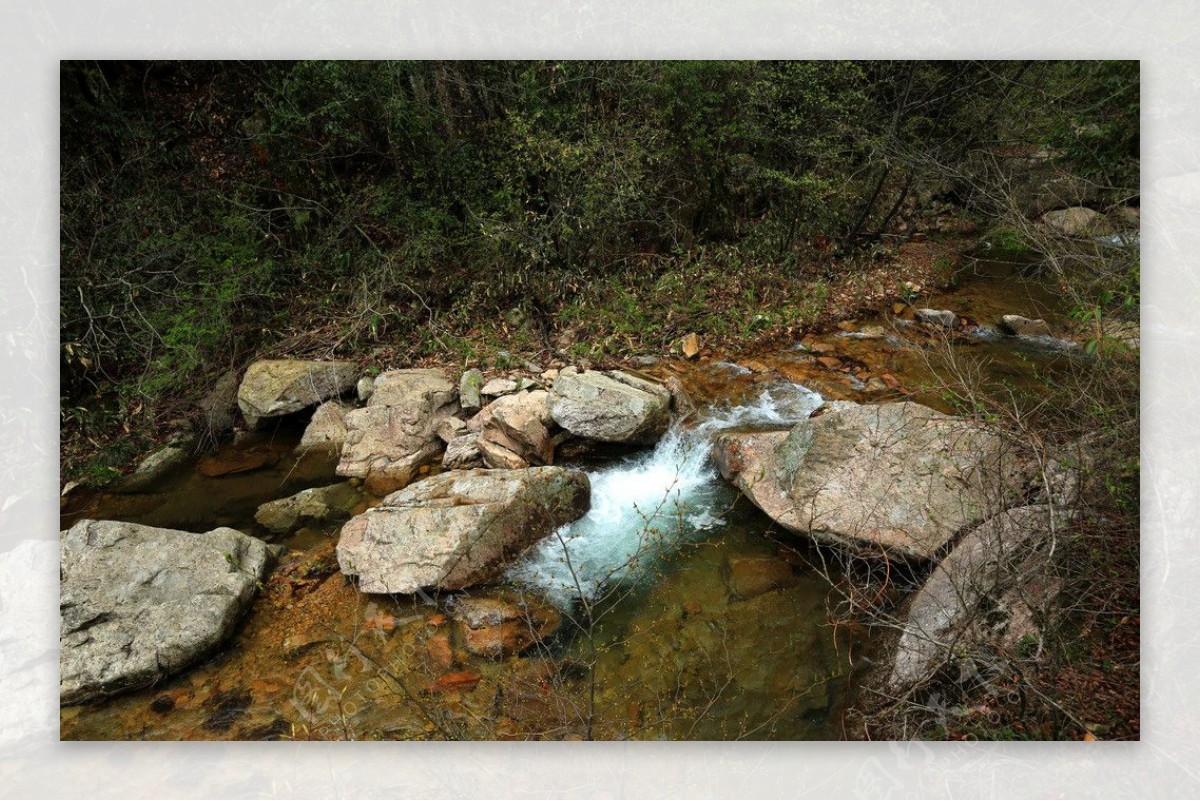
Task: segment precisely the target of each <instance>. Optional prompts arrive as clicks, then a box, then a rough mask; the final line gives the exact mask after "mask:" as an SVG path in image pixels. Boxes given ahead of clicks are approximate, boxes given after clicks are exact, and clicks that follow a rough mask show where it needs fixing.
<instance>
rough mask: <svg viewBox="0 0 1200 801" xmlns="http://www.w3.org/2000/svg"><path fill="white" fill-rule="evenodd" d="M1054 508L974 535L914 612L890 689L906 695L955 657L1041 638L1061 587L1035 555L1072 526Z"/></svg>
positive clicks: (1019, 514) (994, 523) (1022, 514)
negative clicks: (1039, 623) (1044, 616)
mask: <svg viewBox="0 0 1200 801" xmlns="http://www.w3.org/2000/svg"><path fill="white" fill-rule="evenodd" d="M1067 519H1068V515H1067V513H1066V512H1065V511H1063V510H1061V509H1057V508H1055V507H1052V506H1048V505H1043V506H1024V507H1020V508H1017V509H1010V510H1008V511H1005V512H1003V513H1001V514H999V515H997V516H996V517H993V518H991V519H989V520H987V521H986V522H984V523H982V524H981V525H979V526H978V527H976V528H974V529H972V530H971V531H969V532H968V533H967V534H966V535H964V536H963V538H962V540H961V541H960V542H959V543H958V545H957V546H955V548H954V550H952V551H951V552H950V553H949V555H948V556H947V557H946V558H945V559H943V560H942V562H941V563H940V564H939V565H938V566H937V567H936V568H935V569H934V571H933V573H931V574H930V576H929V578H928V579H927V580H926V582H925V584H924V586H922V587H921V589H920V591H918V592H917V594H916V595H915V596H913V599H912V601H911V603H910V605H909V608H908V616H907V619H906V621H905V623H904V629H903V631H902V632H901V635H900V640H899V643H898V645H897V647H896V654H895V659H894V661H893V664H892V671H891V675H890V677H889V678H888V685H889V686H890V687H891V689H893V690H896V691H903V690H905V689H908V688H909V687H911V686H913V685H914V684H917V683H919V682H921V681H923V680H925V679H927V678H929V677H930V676H932V675H933V674H934V673H936V672H937V670H938V669H939V668H940V667H941V666H943V665H945V664H946V663H947V662H949V661H951V660H952V659H954V657H955V654H956V653H959V654H961V653H964V652H966V651H968V650H969V649H970V648H971V647H972V646H977V645H981V644H984V643H985V642H986V644H987V645H988V646H990V647H991V648H992V649H993V650H996V649H997V648H1000V649H1004V648H1015V647H1018V646H1019V645H1020V640H1021V639H1022V638H1028V637H1036V636H1037V629H1036V620H1037V618H1038V617H1040V616H1041V615H1040V614H1039V613H1044V612H1045V609H1044V607H1045V605H1046V603H1047V601H1048V600H1049V599H1050V598H1051V597H1052V596H1053V595H1054V592H1055V590H1056V588H1057V582H1056V581H1055V580H1054V579H1053V578H1052V577H1051V576H1050V575H1049V573H1048V571H1047V560H1046V559H1045V555H1044V554H1043V553H1041V552H1040V551H1039V550H1038V548H1039V546H1042V545H1044V544H1045V543H1047V542H1049V541H1050V539H1051V538H1052V537H1053V532H1054V531H1055V530H1056V529H1061V527H1062V526H1063V525H1064V524H1065V523H1066V522H1067Z"/></svg>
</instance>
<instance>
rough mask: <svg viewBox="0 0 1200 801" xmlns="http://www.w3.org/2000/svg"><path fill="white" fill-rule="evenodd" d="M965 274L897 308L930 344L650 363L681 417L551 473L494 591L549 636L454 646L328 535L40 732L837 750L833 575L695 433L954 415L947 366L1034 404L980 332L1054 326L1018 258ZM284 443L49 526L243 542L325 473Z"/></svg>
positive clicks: (1015, 347)
mask: <svg viewBox="0 0 1200 801" xmlns="http://www.w3.org/2000/svg"><path fill="white" fill-rule="evenodd" d="M969 264H970V265H971V266H970V269H969V270H967V271H965V272H964V273H963V274H962V275H961V276H960V281H959V284H958V286H957V287H956V288H955V289H953V290H950V291H947V292H945V293H940V294H938V295H936V296H934V297H931V298H923V299H922V300H921V301H920V305H921V306H928V307H931V308H935V309H943V308H945V309H951V310H953V311H955V313H956V314H958V315H959V316H960V317H965V318H967V319H968V320H969V321H971V322H972V323H973V325H972V326H969V327H968V328H967V329H966V330H965V332H964V333H962V334H958V335H956V336H955V337H953V339H950V340H948V342H947V346H946V347H932V346H933V345H935V344H937V343H936V342H935V339H936V337H935V336H934V335H931V334H930V333H928V332H927V331H925V330H923V329H922V328H921V327H920V326H918V325H916V324H915V323H914V322H913V321H912V314H911V310H904V311H902V312H900V313H898V314H890V313H889V314H886V315H884V316H882V317H879V318H878V319H873V320H868V319H864V320H859V321H856V322H855V323H853V324H848V325H844V326H842V327H841V328H840V329H838V330H834V331H831V332H828V333H827V334H823V335H819V336H816V337H805V338H804V339H803V340H798V341H796V342H793V343H790V344H786V345H785V346H783V347H780V348H777V349H775V350H773V351H771V352H768V353H756V354H753V355H744V356H738V355H727V356H724V357H723V358H721V359H719V360H713V361H702V362H699V363H692V362H684V361H664V362H661V363H659V364H658V365H655V366H654V367H653V368H650V369H649V370H648V371H647V372H649V373H650V374H651V375H654V376H655V377H658V378H667V377H672V376H673V377H675V378H677V379H678V380H679V381H680V383H681V384H682V385H683V386H684V388H685V389H686V390H687V391H688V394H689V395H690V397H691V398H692V400H693V402H694V404H695V407H696V410H695V411H694V412H693V413H691V414H689V415H687V416H685V417H683V418H681V419H678V420H676V421H675V423H674V424H673V425H672V427H671V429H670V430H669V431H668V433H667V434H666V435H665V436H664V437H663V438H662V439H661V440H660V441H659V443H658V444H657V445H656V446H655V447H653V448H650V449H644V450H641V451H638V452H634V453H630V454H627V455H625V456H623V457H620V458H618V459H616V460H609V461H607V462H603V463H597V462H595V461H584V462H579V463H575V464H572V463H570V462H563V464H565V465H566V466H573V467H578V468H579V469H583V470H585V471H586V472H587V473H588V475H589V478H590V479H591V484H592V505H591V509H590V511H589V512H588V513H587V514H586V515H585V516H584V517H582V518H581V519H579V520H577V521H575V522H574V523H572V524H569V525H567V526H564V527H563V528H562V529H560V530H559V531H558V532H556V533H555V534H554V535H552V536H550V537H547V538H546V539H544V540H542V541H541V542H540V543H538V544H537V545H535V546H534V547H533V548H531V549H530V550H529V551H527V552H526V553H525V554H524V555H523V556H522V557H521V559H520V560H519V561H517V562H516V563H514V564H513V565H511V566H510V568H509V569H508V571H507V573H506V574H505V576H504V579H503V581H502V582H501V585H502V590H503V592H506V593H509V594H511V595H514V596H518V597H519V596H521V595H523V594H526V593H528V594H532V595H535V596H537V597H539V598H542V599H546V600H547V601H548V602H549V603H551V604H552V605H553V606H554V607H555V608H556V609H557V610H558V612H559V613H560V614H561V616H562V618H563V620H564V623H563V624H562V625H561V626H560V627H559V632H558V633H557V634H556V635H554V636H552V637H551V638H549V639H547V640H546V641H545V642H543V643H542V644H541V645H539V646H537V647H535V648H533V649H531V650H530V651H527V652H526V653H525V654H523V655H522V656H520V657H517V656H509V657H506V658H505V659H503V660H496V659H488V658H484V657H479V656H473V655H470V654H468V653H466V652H465V651H464V650H462V648H461V647H460V645H459V644H458V643H456V641H455V639H454V637H453V635H452V634H451V629H452V628H453V624H452V623H451V622H450V621H449V619H448V615H447V612H448V611H449V610H450V608H451V607H452V602H451V601H450V599H448V598H445V597H441V598H430V597H416V596H406V597H400V598H390V597H383V596H366V595H362V594H360V593H359V592H358V591H357V590H356V589H355V588H354V587H353V586H352V585H351V584H349V583H348V582H347V581H345V580H344V579H343V577H342V575H341V574H340V573H339V572H337V569H336V568H337V562H336V557H335V556H334V551H333V548H334V545H335V544H336V536H337V532H338V530H339V529H340V525H331V526H328V527H325V528H318V529H307V528H306V529H301V530H300V531H299V532H297V533H296V534H293V535H291V536H290V537H288V538H286V539H284V540H283V543H284V544H285V545H287V546H288V550H287V552H286V553H285V554H284V555H283V556H282V557H281V558H280V560H279V563H278V565H277V567H276V569H275V570H274V571H273V572H272V573H271V574H270V575H269V576H268V577H267V578H266V579H264V582H263V587H262V588H261V590H260V592H259V595H258V598H257V599H256V601H255V603H254V605H253V606H252V608H251V611H250V613H249V614H248V615H247V617H246V619H245V621H244V622H243V623H242V625H241V627H240V629H239V630H238V633H237V634H236V635H235V637H234V638H233V640H232V641H231V642H230V643H229V644H227V645H226V646H225V647H224V648H223V649H221V650H220V651H219V652H218V653H216V654H215V655H213V656H212V657H211V658H209V659H208V660H207V661H206V662H204V663H202V664H199V665H196V666H194V667H192V668H191V669H189V670H186V671H184V672H183V673H182V674H180V675H178V676H175V677H172V678H170V679H168V680H166V681H164V682H162V683H161V684H160V685H158V686H155V687H151V688H147V689H144V690H139V691H135V692H131V693H127V694H125V695H121V696H118V697H114V698H110V699H106V700H102V701H97V702H94V703H91V704H86V705H82V706H74V707H66V708H63V709H62V710H61V736H62V738H63V739H68V740H93V739H103V740H108V739H167V740H177V739H442V738H455V739H458V738H462V739H531V738H546V739H579V738H586V737H594V738H597V739H626V738H635V739H657V738H662V739H737V738H749V739H837V738H839V737H840V736H841V735H840V732H839V728H838V716H839V713H840V711H841V708H842V706H843V705H844V703H845V700H846V698H847V694H848V693H849V691H850V690H851V689H852V687H853V685H854V680H855V676H856V672H857V667H856V665H857V663H858V662H859V661H861V660H858V657H859V656H861V654H862V653H863V652H864V649H865V648H866V647H867V644H866V643H865V642H864V641H863V638H862V633H861V632H860V631H856V630H855V627H853V626H838V625H834V624H833V623H831V615H830V609H831V606H832V605H833V604H835V603H836V598H835V597H833V595H832V593H831V590H830V582H831V581H836V580H837V579H838V578H839V576H838V574H837V572H836V568H832V567H831V568H826V567H824V565H826V564H829V563H830V562H829V560H828V559H827V558H824V557H825V555H824V554H822V553H821V551H819V550H818V549H817V548H816V546H812V545H810V544H808V543H807V542H805V541H803V540H801V539H800V538H798V537H796V536H794V535H791V534H789V533H787V532H785V531H783V530H781V529H779V527H778V526H776V525H774V524H773V523H772V521H771V520H770V519H769V518H767V517H766V516H765V515H764V514H763V513H761V512H760V511H759V510H758V509H757V508H755V507H754V506H753V505H751V504H750V503H749V501H747V500H746V499H745V498H742V497H741V496H740V494H739V493H738V492H737V491H736V490H734V489H733V488H732V487H730V486H729V485H728V484H727V483H726V482H724V481H723V480H722V479H721V478H720V476H719V474H718V473H717V471H716V469H715V467H714V466H713V465H712V463H711V461H710V459H709V445H710V441H711V437H712V436H713V435H714V434H715V433H716V432H718V431H722V430H726V429H731V428H737V429H764V428H784V427H790V425H792V424H794V423H795V422H797V421H799V420H803V419H805V418H806V417H807V416H808V415H809V414H810V413H811V412H812V411H813V410H814V409H816V408H817V407H818V406H820V404H821V403H822V402H823V400H825V399H850V400H856V401H860V402H878V401H886V400H897V399H902V398H905V397H908V398H912V399H914V400H918V401H920V402H922V403H926V404H927V405H930V406H933V407H935V408H939V409H941V410H943V411H953V404H952V402H951V401H950V400H949V399H948V398H947V397H946V395H945V393H944V392H942V391H941V389H940V388H939V386H938V380H937V376H938V375H939V374H940V373H944V372H945V371H946V370H947V369H948V368H950V367H953V368H954V369H956V370H959V371H963V370H966V371H967V372H971V373H973V374H978V375H979V376H980V380H981V382H982V383H983V384H984V385H986V386H989V387H993V388H996V387H1003V388H1006V389H1008V390H1013V391H1014V392H1015V395H1014V397H1018V398H1019V397H1021V396H1022V393H1023V394H1024V395H1027V396H1028V397H1030V398H1036V397H1037V396H1038V394H1039V392H1040V388H1041V387H1042V386H1043V381H1044V380H1045V377H1046V376H1052V375H1054V374H1055V372H1056V371H1059V370H1066V369H1070V368H1071V365H1072V362H1073V360H1076V359H1080V358H1085V357H1084V356H1083V354H1082V353H1081V350H1080V349H1079V348H1076V347H1074V346H1072V345H1071V344H1069V343H1066V342H1063V341H1060V340H1053V339H1049V338H1018V337H1011V336H1004V335H1002V334H1000V333H999V332H998V331H997V330H996V329H995V328H994V327H993V323H994V321H995V320H996V319H998V318H999V317H1000V316H1001V315H1002V314H1008V313H1015V314H1021V315H1024V316H1027V317H1032V318H1044V319H1046V320H1047V321H1048V322H1050V324H1051V327H1052V330H1057V329H1058V327H1061V324H1062V315H1063V309H1061V308H1060V306H1059V305H1058V304H1059V300H1058V298H1057V296H1056V295H1055V294H1054V292H1053V288H1052V287H1047V286H1046V285H1044V284H1043V283H1042V282H1040V281H1039V280H1038V279H1036V278H1028V277H1025V276H1024V275H1023V272H1022V270H1021V269H1020V267H1021V265H1013V264H1006V263H1002V262H987V261H973V262H970V263H969ZM1016 402H1020V401H1019V400H1018V401H1016ZM302 430H303V422H302V421H295V420H293V421H289V422H287V423H284V424H282V425H281V426H279V427H277V428H276V429H275V430H274V431H270V432H265V433H261V434H253V435H250V436H249V437H243V438H241V439H240V440H239V441H238V443H237V444H236V446H235V445H230V446H226V448H225V449H224V450H223V452H220V453H218V455H217V457H218V458H224V457H227V458H233V459H237V458H240V456H241V455H244V454H245V453H247V452H253V453H255V454H257V455H258V456H259V457H260V458H261V461H262V465H261V466H260V467H258V468H257V469H253V470H247V471H244V472H237V473H232V474H228V475H222V476H218V477H211V476H207V475H204V474H203V472H201V471H200V470H197V469H194V468H191V469H186V470H183V471H182V472H181V473H180V474H178V475H177V476H175V478H174V479H173V480H172V481H171V482H170V483H168V484H167V485H166V486H164V488H163V489H162V490H161V491H159V492H156V493H154V494H144V495H119V494H110V493H94V494H90V495H88V494H81V495H80V496H79V497H78V498H74V499H73V500H72V501H71V504H70V505H69V507H68V508H66V509H64V511H63V517H62V527H63V528H66V527H68V526H69V525H71V524H72V523H73V522H75V521H76V520H78V519H81V518H84V517H90V518H97V519H118V520H128V521H130V522H137V523H144V524H148V525H154V526H163V527H169V528H179V529H184V530H193V531H203V530H207V529H209V528H213V527H215V526H220V525H228V526H232V527H234V528H238V529H240V530H242V531H244V532H246V533H248V534H253V535H256V536H264V537H265V536H266V532H264V531H263V530H262V529H261V528H260V527H259V526H258V525H257V524H256V523H255V522H254V512H255V510H256V509H257V507H258V505H259V504H261V503H263V502H265V501H267V500H272V499H275V498H282V497H287V496H288V495H291V494H293V493H295V492H297V491H299V490H301V489H304V488H306V487H312V486H322V485H324V484H328V483H331V482H333V481H335V480H337V479H336V477H335V476H334V475H333V467H334V460H333V459H331V458H328V457H320V456H314V455H312V454H310V455H300V454H297V452H296V445H297V443H298V441H299V437H300V434H301V432H302ZM210 458H211V457H210ZM376 502H377V501H376V500H373V499H370V498H366V497H364V498H363V500H362V503H361V504H360V507H359V509H358V510H356V511H361V510H363V509H365V508H367V507H368V506H369V505H372V504H373V503H376ZM468 594H469V593H468Z"/></svg>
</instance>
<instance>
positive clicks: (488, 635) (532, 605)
mask: <svg viewBox="0 0 1200 801" xmlns="http://www.w3.org/2000/svg"><path fill="white" fill-rule="evenodd" d="M453 617H454V620H455V622H456V623H457V624H458V632H459V638H460V639H461V641H462V643H463V646H464V647H465V648H466V649H467V651H469V652H470V653H472V654H475V655H476V656H486V657H491V658H492V659H499V658H501V657H504V656H512V655H514V654H519V653H521V652H522V651H524V650H526V649H527V648H529V647H530V646H532V645H535V644H537V643H540V642H541V641H542V640H544V639H545V638H546V637H549V636H550V635H551V634H553V633H554V632H555V631H556V630H557V629H558V625H559V622H560V620H561V617H560V615H559V613H558V610H557V609H555V608H554V607H552V606H550V605H549V604H546V603H542V602H541V601H538V600H536V599H535V598H533V597H532V596H529V595H524V594H523V595H521V596H520V597H516V596H515V595H513V594H510V593H504V594H498V595H496V596H494V597H471V598H459V599H457V600H456V601H455V604H454V612H453Z"/></svg>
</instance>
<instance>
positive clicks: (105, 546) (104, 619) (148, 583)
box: [59, 520, 268, 704]
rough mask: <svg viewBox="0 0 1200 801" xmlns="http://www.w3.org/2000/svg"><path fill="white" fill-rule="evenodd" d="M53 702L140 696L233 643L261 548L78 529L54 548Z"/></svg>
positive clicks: (263, 554) (193, 537)
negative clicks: (56, 629)
mask: <svg viewBox="0 0 1200 801" xmlns="http://www.w3.org/2000/svg"><path fill="white" fill-rule="evenodd" d="M59 553H60V560H61V561H60V564H61V568H60V600H59V608H60V611H61V615H62V620H61V629H60V638H59V642H60V681H59V697H60V700H61V703H63V704H78V703H83V702H85V701H89V700H91V699H94V698H99V697H102V696H107V695H113V694H115V693H120V692H124V691H126V690H132V689H137V688H141V687H147V686H149V685H151V684H154V683H155V682H157V681H159V680H161V679H163V678H165V677H166V676H168V675H170V674H172V673H176V672H178V671H180V670H181V669H183V668H185V667H187V666H188V665H190V664H192V663H193V662H195V661H197V660H198V659H200V658H202V657H203V656H205V655H207V654H208V653H210V652H211V651H212V650H213V649H214V648H216V647H217V646H218V645H220V644H221V643H222V642H223V641H224V640H225V639H226V638H228V637H229V636H230V634H232V633H233V629H234V627H235V625H236V624H237V622H238V620H239V619H240V618H241V616H242V614H243V613H244V612H245V611H246V609H247V608H248V607H249V605H250V601H251V599H252V598H253V597H254V591H255V587H256V585H257V583H258V581H259V580H260V579H261V578H262V577H263V573H264V571H265V570H266V565H267V558H268V554H267V546H266V544H265V543H263V542H262V541H261V540H258V539H255V538H254V537H247V536H246V535H245V534H242V533H241V532H238V531H234V530H233V529H231V528H218V529H214V530H212V531H209V532H206V533H203V534H193V533H189V532H186V531H173V530H169V529H160V528H152V527H150V526H141V525H136V524H134V523H119V522H115V521H107V520H100V521H97V520H81V521H80V522H79V523H76V524H75V526H73V527H72V528H71V529H70V530H69V531H64V532H62V535H61V541H60V549H59Z"/></svg>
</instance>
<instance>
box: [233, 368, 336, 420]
mask: <svg viewBox="0 0 1200 801" xmlns="http://www.w3.org/2000/svg"><path fill="white" fill-rule="evenodd" d="M357 380H358V367H357V366H355V364H354V363H353V362H339V361H303V360H300V359H268V360H264V361H258V362H255V363H254V364H252V365H250V367H249V368H248V369H247V370H246V375H245V376H243V377H242V384H241V386H240V387H238V396H237V398H238V408H239V409H241V410H242V415H243V416H244V417H245V418H246V422H247V423H249V424H250V425H251V426H253V425H256V424H257V423H258V421H259V420H260V419H262V418H264V417H279V416H281V415H285V414H291V413H292V412H298V411H300V410H301V409H305V408H307V407H309V406H314V405H316V404H318V403H320V402H321V401H323V400H326V399H328V398H332V397H334V396H335V395H341V394H342V393H343V392H346V391H348V390H351V389H353V388H354V385H355V382H357Z"/></svg>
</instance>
